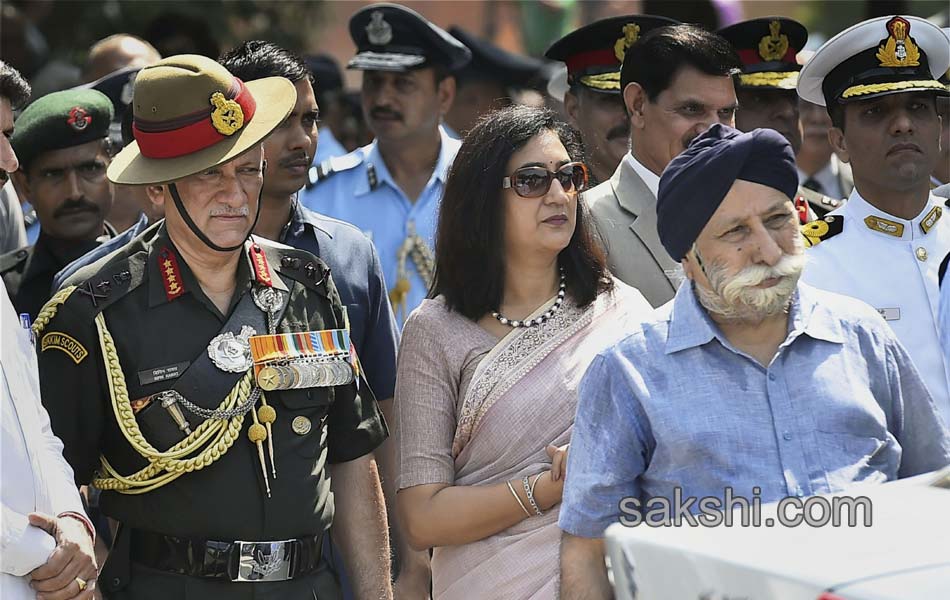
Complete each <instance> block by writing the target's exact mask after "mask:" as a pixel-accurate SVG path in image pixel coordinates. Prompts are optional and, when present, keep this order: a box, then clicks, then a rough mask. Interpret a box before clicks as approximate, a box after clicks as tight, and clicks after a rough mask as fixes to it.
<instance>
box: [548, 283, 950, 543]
mask: <svg viewBox="0 0 950 600" xmlns="http://www.w3.org/2000/svg"><path fill="white" fill-rule="evenodd" d="M578 398H579V399H580V400H579V404H578V408H577V417H576V419H575V423H574V433H573V436H572V439H571V451H570V453H569V454H568V467H567V480H566V483H565V487H564V496H563V505H562V507H561V513H560V523H559V524H560V527H561V529H563V530H564V531H566V532H568V533H571V534H573V535H577V536H583V537H591V538H592V537H601V536H602V535H603V531H604V529H605V528H606V527H607V526H608V525H610V524H611V523H614V522H617V521H618V519H619V518H620V517H621V509H620V502H621V501H622V499H624V498H636V499H638V500H639V501H640V503H641V504H640V505H641V506H643V507H646V506H647V501H648V500H649V499H650V498H655V497H664V498H667V499H672V498H673V495H674V489H675V488H676V487H680V488H681V489H682V496H683V497H684V498H686V497H691V496H694V497H696V498H702V497H704V496H714V497H718V498H723V497H724V496H725V488H726V487H731V488H732V490H733V495H734V496H744V497H746V498H748V499H750V500H751V499H752V498H753V487H759V488H761V491H760V493H759V496H758V497H759V498H761V501H762V502H763V503H765V502H770V501H775V500H778V499H780V498H783V497H786V496H809V495H813V494H821V493H829V492H836V491H840V490H842V489H843V488H846V487H848V486H849V485H850V484H852V483H854V482H859V481H871V482H883V481H887V480H891V479H896V478H898V477H906V476H910V475H915V474H919V473H924V472H928V471H932V470H935V469H938V468H940V467H943V466H944V465H946V464H948V463H950V433H948V431H947V430H946V428H945V427H944V426H943V424H942V422H941V421H940V417H939V416H938V415H937V413H936V409H935V407H934V404H933V401H932V400H931V398H930V395H929V394H928V392H927V389H926V387H925V386H924V384H923V382H922V381H921V379H920V375H919V374H918V373H917V370H916V368H915V367H914V366H913V363H912V362H911V359H910V357H909V356H908V354H907V352H906V351H905V350H904V348H903V346H901V344H900V342H898V341H897V338H896V337H895V336H894V334H893V332H891V330H890V328H889V327H887V325H886V323H885V322H884V320H883V319H882V318H881V316H880V315H879V314H878V313H877V312H876V311H874V310H873V309H872V308H871V307H869V306H868V305H866V304H864V303H863V302H860V301H858V300H855V299H853V298H849V297H846V296H842V295H839V294H834V293H831V292H825V291H821V290H818V289H816V288H812V287H810V286H808V285H805V284H799V286H798V291H797V292H796V296H795V298H794V300H793V302H792V306H791V308H790V311H789V327H788V337H787V338H786V339H785V341H784V342H783V343H782V344H781V346H780V347H779V350H778V352H777V354H776V356H775V358H773V359H772V362H771V363H770V364H769V366H768V367H763V366H762V365H761V364H759V363H758V362H757V361H756V360H755V359H753V358H751V357H750V356H749V355H747V354H745V353H743V352H741V351H739V350H737V349H735V348H734V347H733V346H732V345H731V344H730V343H729V342H728V341H727V340H726V338H725V337H724V336H723V335H722V333H721V332H720V331H719V328H718V327H717V326H716V325H715V324H714V322H713V321H712V320H711V319H710V318H709V316H708V314H707V313H706V311H705V310H704V309H703V308H702V307H701V306H700V304H699V302H698V301H697V300H696V297H695V295H694V292H693V289H692V286H691V284H690V282H688V281H687V282H684V283H683V285H681V286H680V288H679V291H678V292H677V294H676V297H675V298H674V299H673V300H671V301H670V302H668V303H667V304H665V305H664V306H662V307H660V308H659V309H657V312H656V317H655V320H653V321H651V322H648V323H645V324H644V325H643V327H642V328H641V329H640V330H639V331H637V332H634V333H633V334H631V335H630V336H628V337H627V338H625V339H624V340H622V341H621V342H619V343H618V344H617V345H615V346H613V347H611V348H608V349H606V350H604V351H603V352H601V353H600V354H599V355H598V356H597V357H596V358H595V359H594V362H593V363H592V364H591V366H590V368H589V369H588V371H587V373H586V374H585V376H584V379H583V380H582V381H581V385H580V388H579V391H578ZM697 504H698V503H697ZM697 504H694V505H693V507H692V509H693V512H695V511H696V510H697V509H698V506H697ZM628 506H629V504H628ZM627 516H628V517H629V515H627Z"/></svg>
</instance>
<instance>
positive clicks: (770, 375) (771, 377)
mask: <svg viewBox="0 0 950 600" xmlns="http://www.w3.org/2000/svg"><path fill="white" fill-rule="evenodd" d="M769 381H775V373H769Z"/></svg>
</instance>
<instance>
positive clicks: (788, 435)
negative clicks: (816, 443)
mask: <svg viewBox="0 0 950 600" xmlns="http://www.w3.org/2000/svg"><path fill="white" fill-rule="evenodd" d="M782 439H784V440H785V441H788V440H790V439H792V434H790V433H789V432H787V431H786V432H785V433H783V434H782Z"/></svg>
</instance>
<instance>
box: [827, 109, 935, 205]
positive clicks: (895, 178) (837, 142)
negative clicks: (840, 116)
mask: <svg viewBox="0 0 950 600" xmlns="http://www.w3.org/2000/svg"><path fill="white" fill-rule="evenodd" d="M934 100H935V96H934V94H933V93H929V92H906V93H899V94H889V95H886V96H880V97H878V98H871V99H870V100H862V101H858V102H853V103H850V104H846V105H845V107H844V131H842V130H841V129H838V128H832V129H831V132H830V134H829V139H830V140H831V143H832V146H834V148H835V150H836V151H837V152H838V154H839V156H841V158H842V160H845V161H846V162H850V163H851V170H852V173H853V174H854V181H855V185H856V187H858V189H859V191H860V192H861V193H862V194H866V195H867V197H874V196H875V195H876V192H877V191H878V190H880V191H891V192H895V191H896V192H904V191H909V190H914V189H919V188H921V187H923V186H925V185H928V183H929V181H930V173H931V172H932V171H933V170H934V166H935V165H936V163H937V155H938V153H939V149H938V146H939V143H940V142H939V141H940V122H939V119H938V117H937V109H936V106H935V103H934Z"/></svg>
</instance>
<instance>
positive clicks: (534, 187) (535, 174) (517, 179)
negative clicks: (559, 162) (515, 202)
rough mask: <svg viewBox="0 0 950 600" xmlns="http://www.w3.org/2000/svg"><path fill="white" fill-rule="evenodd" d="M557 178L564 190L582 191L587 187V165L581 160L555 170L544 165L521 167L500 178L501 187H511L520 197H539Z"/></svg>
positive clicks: (546, 191)
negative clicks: (550, 169)
mask: <svg viewBox="0 0 950 600" xmlns="http://www.w3.org/2000/svg"><path fill="white" fill-rule="evenodd" d="M555 179H557V181H558V183H560V184H561V187H562V188H564V191H565V192H570V191H574V192H583V191H584V190H586V189H587V181H588V176H587V165H585V164H584V163H582V162H570V163H567V164H566V165H564V166H562V167H561V168H559V169H558V170H557V171H549V170H547V169H545V168H544V167H537V166H534V167H522V168H520V169H518V170H517V171H515V172H514V173H512V174H511V175H509V176H508V177H505V178H504V179H502V180H501V187H502V188H503V189H506V190H507V189H509V188H510V189H513V190H514V191H515V193H516V194H518V195H519V196H521V197H522V198H539V197H541V196H543V195H545V194H547V193H548V190H550V189H551V182H553V181H554V180H555Z"/></svg>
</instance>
